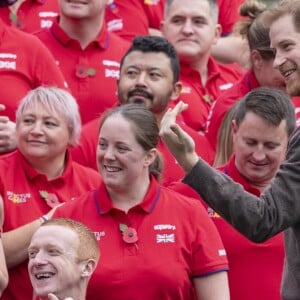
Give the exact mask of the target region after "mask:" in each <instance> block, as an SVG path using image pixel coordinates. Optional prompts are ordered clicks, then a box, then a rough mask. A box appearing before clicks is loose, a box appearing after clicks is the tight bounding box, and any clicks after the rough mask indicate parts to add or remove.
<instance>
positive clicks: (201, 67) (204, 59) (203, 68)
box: [183, 54, 210, 86]
mask: <svg viewBox="0 0 300 300" xmlns="http://www.w3.org/2000/svg"><path fill="white" fill-rule="evenodd" d="M209 57H210V55H209V54H207V55H205V56H201V57H199V58H197V59H193V60H192V61H189V62H184V61H183V64H184V65H186V66H188V67H189V68H191V69H193V70H196V71H198V72H199V74H200V77H201V83H202V85H203V86H205V84H206V81H207V78H208V61H209Z"/></svg>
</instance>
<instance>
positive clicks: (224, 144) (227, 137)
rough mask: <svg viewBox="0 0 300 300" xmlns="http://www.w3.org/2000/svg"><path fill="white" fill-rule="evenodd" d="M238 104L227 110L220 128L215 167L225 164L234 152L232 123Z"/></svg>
mask: <svg viewBox="0 0 300 300" xmlns="http://www.w3.org/2000/svg"><path fill="white" fill-rule="evenodd" d="M237 106H238V102H236V103H235V104H234V105H233V106H231V107H230V109H229V110H228V111H227V112H226V114H225V116H224V118H223V121H222V123H221V125H220V128H219V130H218V138H217V147H216V154H215V159H214V163H213V166H214V167H219V166H222V165H224V164H225V163H226V162H227V161H228V160H229V158H230V156H231V155H232V153H233V140H232V131H231V123H232V120H234V118H235V116H236V111H237Z"/></svg>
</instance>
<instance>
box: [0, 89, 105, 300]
mask: <svg viewBox="0 0 300 300" xmlns="http://www.w3.org/2000/svg"><path fill="white" fill-rule="evenodd" d="M80 123H81V122H80V116H79V112H78V106H77V103H76V100H75V99H74V98H73V97H72V95H71V94H70V93H69V92H67V91H65V90H62V89H58V88H55V87H39V88H37V89H35V90H32V91H30V92H29V93H28V94H27V95H26V97H25V98H23V99H22V100H21V102H20V104H19V107H18V109H17V113H16V137H17V144H18V149H17V150H16V151H15V152H13V153H11V154H8V155H6V156H5V157H3V158H2V157H1V158H0V182H1V187H0V194H1V196H2V197H3V201H4V215H5V219H4V220H5V221H4V225H3V229H4V234H3V246H4V250H5V253H6V259H7V264H8V266H9V267H10V269H9V276H10V279H11V280H10V282H9V285H8V288H7V289H6V290H5V292H4V294H3V296H2V298H1V299H24V298H26V299H31V298H32V287H31V285H30V282H29V277H28V274H27V268H26V259H27V246H28V243H29V241H30V238H31V235H32V233H33V232H34V231H35V230H36V229H37V228H38V227H39V226H40V224H41V222H44V221H45V220H46V219H49V218H51V215H52V214H53V212H54V210H55V209H56V207H57V205H59V204H61V203H64V202H67V201H69V200H71V199H72V198H75V197H77V196H79V195H81V194H82V193H83V192H85V191H88V190H90V189H92V188H95V187H96V186H98V183H99V180H100V176H99V174H98V173H97V172H96V171H93V170H90V169H88V168H85V167H83V166H81V165H79V164H77V163H75V162H73V161H72V158H71V155H70V154H69V150H68V148H69V147H72V146H74V145H75V144H76V143H77V141H78V138H79V135H80V127H81V126H80ZM45 214H47V215H46V216H44V215H45ZM42 216H43V217H42ZM24 262H25V263H24ZM16 286H18V289H16ZM19 291H21V292H19ZM20 293H21V295H20Z"/></svg>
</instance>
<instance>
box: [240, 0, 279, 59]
mask: <svg viewBox="0 0 300 300" xmlns="http://www.w3.org/2000/svg"><path fill="white" fill-rule="evenodd" d="M265 11H266V5H264V4H262V3H259V2H257V1H255V0H248V1H246V2H245V3H244V4H243V5H242V6H241V7H240V15H241V16H243V17H245V18H243V19H242V20H241V21H239V22H237V23H236V25H235V27H234V31H237V32H239V34H240V35H241V36H242V37H244V38H246V39H247V41H248V44H249V48H250V50H257V51H259V53H260V55H261V57H262V58H263V59H264V60H270V59H274V57H275V53H274V51H273V50H272V49H271V48H270V38H269V27H268V26H266V24H265V23H264V22H263V12H265Z"/></svg>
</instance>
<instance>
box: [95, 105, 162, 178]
mask: <svg viewBox="0 0 300 300" xmlns="http://www.w3.org/2000/svg"><path fill="white" fill-rule="evenodd" d="M116 114H119V115H121V116H122V117H123V118H124V119H126V120H127V121H128V122H129V123H130V124H131V125H132V129H133V134H134V136H135V139H136V140H137V142H138V143H139V144H140V145H141V146H142V148H143V149H144V150H145V151H149V150H151V149H153V148H156V147H157V145H158V141H159V128H158V125H157V121H156V118H155V116H154V114H153V113H152V112H151V111H150V110H149V109H148V108H147V107H145V106H144V105H142V104H137V103H131V104H124V105H120V106H118V107H116V108H113V109H111V110H109V111H108V112H107V113H106V114H105V115H104V116H103V117H102V118H101V123H100V127H99V130H100V129H101V127H102V125H103V124H104V122H105V121H106V120H107V119H108V118H109V117H111V116H113V115H116ZM162 168H163V163H162V160H161V157H160V155H157V156H156V159H155V161H154V162H153V163H152V164H151V165H150V167H149V173H150V174H153V175H154V176H155V177H156V178H160V175H161V172H162Z"/></svg>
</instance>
